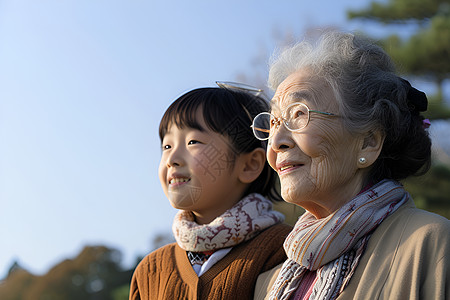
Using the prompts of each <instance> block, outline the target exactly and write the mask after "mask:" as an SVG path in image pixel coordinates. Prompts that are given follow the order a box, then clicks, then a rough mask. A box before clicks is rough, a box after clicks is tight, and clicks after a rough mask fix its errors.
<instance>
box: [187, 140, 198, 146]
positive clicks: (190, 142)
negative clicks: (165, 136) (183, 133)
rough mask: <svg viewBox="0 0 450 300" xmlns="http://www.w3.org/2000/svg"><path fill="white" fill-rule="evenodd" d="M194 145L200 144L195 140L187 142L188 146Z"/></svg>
mask: <svg viewBox="0 0 450 300" xmlns="http://www.w3.org/2000/svg"><path fill="white" fill-rule="evenodd" d="M195 144H200V142H199V141H197V140H190V141H189V142H188V145H195Z"/></svg>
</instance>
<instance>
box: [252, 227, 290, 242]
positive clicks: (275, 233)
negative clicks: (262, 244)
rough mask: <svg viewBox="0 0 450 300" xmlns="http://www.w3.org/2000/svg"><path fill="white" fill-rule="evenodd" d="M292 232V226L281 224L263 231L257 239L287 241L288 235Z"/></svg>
mask: <svg viewBox="0 0 450 300" xmlns="http://www.w3.org/2000/svg"><path fill="white" fill-rule="evenodd" d="M291 231H292V226H290V225H287V224H284V223H280V224H275V225H273V226H271V227H269V228H267V229H265V230H264V231H262V232H261V233H260V234H259V235H258V236H257V237H258V238H259V239H263V240H275V241H278V240H283V241H284V239H286V237H287V235H288V234H289V233H290V232H291Z"/></svg>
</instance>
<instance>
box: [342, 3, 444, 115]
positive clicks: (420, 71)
mask: <svg viewBox="0 0 450 300" xmlns="http://www.w3.org/2000/svg"><path fill="white" fill-rule="evenodd" d="M348 17H349V18H350V19H353V18H362V19H367V20H372V21H375V22H380V23H384V24H393V23H395V24H405V25H414V24H415V25H417V26H418V28H419V29H418V30H417V32H416V33H415V34H414V35H412V36H411V37H409V38H408V39H402V38H400V36H399V35H395V34H394V35H391V36H389V37H387V38H386V39H384V40H381V41H380V44H381V45H382V46H383V48H384V49H386V51H387V52H388V53H389V54H390V55H391V57H392V58H393V59H394V61H395V62H396V63H397V64H398V66H399V67H400V71H401V72H402V73H405V74H408V75H413V76H417V77H420V78H423V79H425V80H428V81H431V82H434V83H435V84H436V87H437V94H436V95H434V96H432V97H429V99H430V105H429V111H428V112H427V113H426V116H427V117H430V118H434V119H446V118H449V117H450V109H449V108H448V107H446V106H445V104H444V95H443V84H444V81H445V80H446V79H447V78H448V77H449V75H450V59H449V58H450V4H449V3H448V0H390V1H389V2H387V3H383V4H381V3H378V2H373V3H372V4H371V6H370V8H367V9H364V10H361V11H350V12H349V13H348Z"/></svg>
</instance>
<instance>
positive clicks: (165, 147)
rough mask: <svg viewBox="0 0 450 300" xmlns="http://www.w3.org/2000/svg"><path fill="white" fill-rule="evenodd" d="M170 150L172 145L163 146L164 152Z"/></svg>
mask: <svg viewBox="0 0 450 300" xmlns="http://www.w3.org/2000/svg"><path fill="white" fill-rule="evenodd" d="M170 148H172V147H171V146H170V145H163V146H162V149H163V150H167V149H170Z"/></svg>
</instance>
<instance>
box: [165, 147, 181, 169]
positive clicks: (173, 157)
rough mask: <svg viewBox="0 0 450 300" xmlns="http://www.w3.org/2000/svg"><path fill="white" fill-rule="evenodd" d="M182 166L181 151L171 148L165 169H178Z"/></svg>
mask: <svg viewBox="0 0 450 300" xmlns="http://www.w3.org/2000/svg"><path fill="white" fill-rule="evenodd" d="M183 164H184V159H183V155H182V150H181V149H179V148H172V150H171V151H170V154H169V155H168V157H167V167H180V166H182V165H183Z"/></svg>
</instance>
